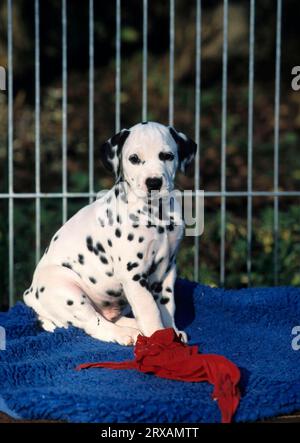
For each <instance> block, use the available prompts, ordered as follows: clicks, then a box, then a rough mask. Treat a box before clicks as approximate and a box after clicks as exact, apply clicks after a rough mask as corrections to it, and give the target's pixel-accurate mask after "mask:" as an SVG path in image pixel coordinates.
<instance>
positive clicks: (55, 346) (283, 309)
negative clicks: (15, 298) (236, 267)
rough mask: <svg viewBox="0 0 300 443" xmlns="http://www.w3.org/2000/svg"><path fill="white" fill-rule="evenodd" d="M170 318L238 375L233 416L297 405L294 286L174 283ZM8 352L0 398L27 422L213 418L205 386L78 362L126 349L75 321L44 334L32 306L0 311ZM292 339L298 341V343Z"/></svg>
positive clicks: (298, 297) (298, 291)
mask: <svg viewBox="0 0 300 443" xmlns="http://www.w3.org/2000/svg"><path fill="white" fill-rule="evenodd" d="M176 297H177V324H178V326H179V328H180V329H185V330H186V331H187V332H188V334H189V336H190V343H193V344H195V343H197V344H199V346H200V350H201V351H202V352H203V353H217V354H222V355H225V356H226V357H228V358H229V359H231V360H232V361H233V362H234V363H236V364H237V365H238V366H239V367H240V369H241V373H242V383H241V387H242V399H241V403H240V406H239V409H238V411H237V413H236V416H235V420H236V421H249V420H257V419H261V418H264V417H270V416H274V415H278V414H283V413H290V412H292V411H295V410H299V409H300V370H299V368H300V366H299V363H300V350H299V351H295V350H293V349H292V346H291V343H292V339H293V335H292V329H293V327H294V326H296V325H300V288H292V287H281V288H265V289H244V290H240V291H234V290H227V291H224V290H222V289H214V288H210V287H207V286H202V285H196V284H194V283H190V282H187V281H184V280H178V281H177V285H176ZM0 325H2V326H4V327H5V329H6V334H7V349H6V350H5V351H0V396H1V395H2V397H3V399H4V401H5V402H6V405H7V406H8V407H9V408H10V410H12V411H14V413H16V414H18V415H19V416H22V417H23V418H27V419H55V420H66V421H69V422H219V421H220V412H219V409H218V407H217V404H216V402H213V401H212V400H211V393H212V387H211V386H210V385H209V384H207V383H185V382H178V381H172V380H164V379H159V378H156V377H155V376H153V375H150V374H142V373H138V372H136V371H133V370H129V371H121V370H116V371H115V370H114V371H113V370H109V369H89V370H85V371H80V372H77V371H75V370H74V367H75V366H76V365H78V364H79V363H84V362H91V361H95V362H96V361H122V360H125V359H132V357H133V349H132V348H126V347H122V346H120V345H118V344H111V343H109V344H107V343H102V342H99V341H97V340H94V339H93V338H90V337H88V336H87V335H86V334H85V333H84V332H83V331H81V330H78V329H76V328H69V329H67V330H65V329H58V330H56V332H55V333H52V334H51V333H47V332H43V331H42V330H41V329H40V328H39V326H38V323H37V321H36V317H35V314H34V313H33V311H32V310H31V309H30V308H28V307H26V306H25V305H24V304H22V303H17V305H16V306H15V307H13V308H12V309H11V310H10V311H9V312H8V313H1V314H0ZM299 342H300V340H299Z"/></svg>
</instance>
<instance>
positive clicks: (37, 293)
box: [35, 289, 39, 299]
mask: <svg viewBox="0 0 300 443" xmlns="http://www.w3.org/2000/svg"><path fill="white" fill-rule="evenodd" d="M35 298H36V299H38V298H39V290H38V289H37V290H36V291H35Z"/></svg>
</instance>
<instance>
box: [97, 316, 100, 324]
mask: <svg viewBox="0 0 300 443" xmlns="http://www.w3.org/2000/svg"><path fill="white" fill-rule="evenodd" d="M99 325H100V318H99V317H98V318H97V326H99Z"/></svg>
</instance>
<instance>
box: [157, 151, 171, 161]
mask: <svg viewBox="0 0 300 443" xmlns="http://www.w3.org/2000/svg"><path fill="white" fill-rule="evenodd" d="M158 157H159V159H160V160H161V161H163V162H165V161H172V160H174V154H173V153H172V152H160V153H159V155H158Z"/></svg>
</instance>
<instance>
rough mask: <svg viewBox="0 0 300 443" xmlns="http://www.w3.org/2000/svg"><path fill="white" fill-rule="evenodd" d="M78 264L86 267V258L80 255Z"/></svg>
mask: <svg viewBox="0 0 300 443" xmlns="http://www.w3.org/2000/svg"><path fill="white" fill-rule="evenodd" d="M78 262H79V263H80V264H81V265H84V256H83V255H82V254H78Z"/></svg>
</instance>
